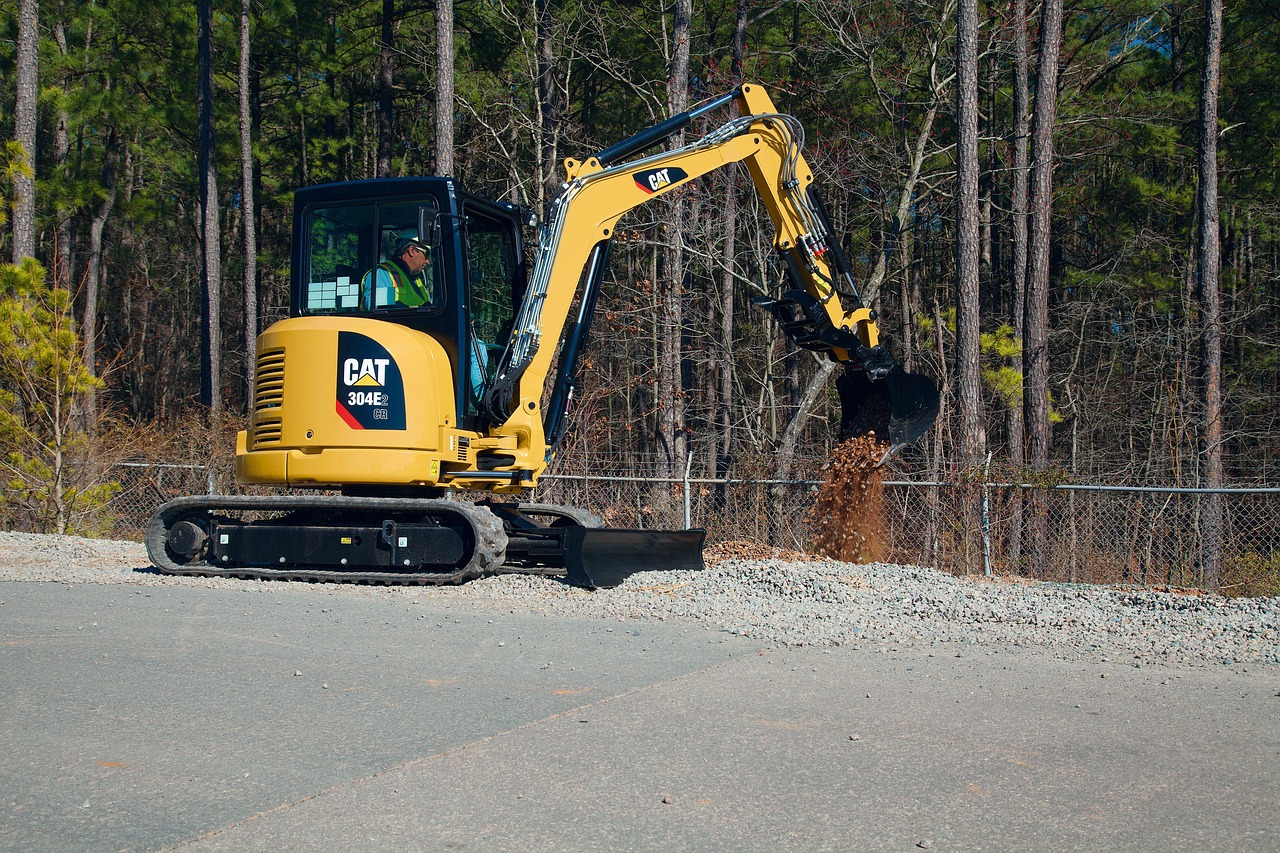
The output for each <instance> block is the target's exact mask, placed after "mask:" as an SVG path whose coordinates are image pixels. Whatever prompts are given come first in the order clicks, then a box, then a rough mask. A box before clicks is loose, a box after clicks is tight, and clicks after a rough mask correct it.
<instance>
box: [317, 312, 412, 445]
mask: <svg viewBox="0 0 1280 853" xmlns="http://www.w3.org/2000/svg"><path fill="white" fill-rule="evenodd" d="M336 366H337V368H338V369H337V371H336V372H337V374H338V375H337V382H336V388H335V391H336V393H335V397H336V399H335V400H334V411H335V412H336V413H337V415H338V417H339V418H341V419H342V421H343V422H344V423H346V425H347V426H349V427H350V428H351V429H356V430H399V429H404V428H405V410H404V379H403V378H402V377H401V376H400V368H399V366H397V365H396V361H395V359H394V358H393V357H392V355H391V353H389V352H387V348H386V347H384V346H383V345H382V344H380V343H378V342H377V341H375V340H373V339H372V338H367V337H365V336H364V335H360V334H356V333H355V332H338V363H337V365H336Z"/></svg>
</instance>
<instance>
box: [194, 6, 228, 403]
mask: <svg viewBox="0 0 1280 853" xmlns="http://www.w3.org/2000/svg"><path fill="white" fill-rule="evenodd" d="M196 15H197V17H198V18H199V46H198V51H197V53H198V57H197V64H198V66H199V67H198V72H199V77H200V92H199V103H198V110H199V131H198V132H199V149H200V150H199V161H200V163H199V168H200V230H201V235H200V236H201V244H202V248H203V252H202V254H203V259H202V260H203V264H202V265H201V275H200V283H201V290H202V295H203V304H204V322H203V323H202V324H201V326H200V344H201V350H202V352H203V354H204V365H203V366H204V370H203V371H202V372H201V376H200V401H201V403H202V404H203V405H204V406H206V407H207V408H208V409H209V412H210V414H214V415H217V414H220V413H221V412H222V328H221V312H220V309H221V306H220V304H219V297H220V296H221V293H222V252H221V242H222V241H221V237H222V235H221V230H220V225H219V221H218V173H217V165H216V162H215V159H214V138H213V0H198V2H197V3H196Z"/></svg>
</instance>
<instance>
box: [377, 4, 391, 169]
mask: <svg viewBox="0 0 1280 853" xmlns="http://www.w3.org/2000/svg"><path fill="white" fill-rule="evenodd" d="M395 15H396V8H395V0H382V41H381V54H380V59H379V65H378V165H377V176H378V177H379V178H389V177H391V138H392V135H393V134H394V133H395V127H394V124H393V123H392V115H391V110H392V108H393V106H394V102H395V93H394V86H395V29H394V27H395Z"/></svg>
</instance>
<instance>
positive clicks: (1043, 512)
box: [1022, 0, 1062, 573]
mask: <svg viewBox="0 0 1280 853" xmlns="http://www.w3.org/2000/svg"><path fill="white" fill-rule="evenodd" d="M1040 14H1041V17H1040V44H1039V49H1038V53H1039V65H1038V67H1037V68H1036V98H1035V111H1034V116H1033V117H1032V126H1031V188H1030V189H1031V192H1030V196H1031V198H1030V206H1031V257H1030V262H1029V266H1028V270H1027V301H1026V315H1025V319H1024V321H1023V323H1024V338H1023V342H1024V346H1023V353H1024V358H1025V360H1026V373H1025V375H1024V376H1023V381H1022V387H1023V396H1024V399H1025V402H1026V433H1027V450H1028V456H1029V457H1030V462H1031V466H1032V467H1033V468H1035V469H1036V470H1038V471H1043V470H1045V469H1047V468H1048V467H1049V449H1050V443H1051V441H1052V435H1051V434H1050V431H1049V244H1050V237H1051V234H1050V229H1051V226H1052V218H1053V123H1054V115H1055V113H1056V112H1057V102H1058V54H1059V51H1060V49H1061V46H1062V0H1045V2H1044V5H1043V7H1042V10H1041V13H1040ZM1027 527H1028V534H1029V540H1030V541H1029V546H1030V554H1029V555H1028V556H1029V558H1030V562H1031V565H1032V566H1034V567H1035V568H1036V570H1037V571H1038V572H1040V573H1043V571H1044V566H1045V564H1046V561H1047V559H1048V542H1047V538H1046V537H1047V533H1048V495H1047V494H1046V493H1045V492H1044V491H1043V490H1038V491H1036V492H1035V493H1034V501H1033V506H1032V510H1031V514H1030V517H1029V519H1028V525H1027Z"/></svg>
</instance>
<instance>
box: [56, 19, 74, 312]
mask: <svg viewBox="0 0 1280 853" xmlns="http://www.w3.org/2000/svg"><path fill="white" fill-rule="evenodd" d="M53 38H54V41H55V42H57V44H58V52H59V53H60V54H62V56H63V58H64V59H65V58H66V55H67V30H66V26H65V25H64V24H63V22H62V20H61V19H59V20H58V21H57V22H56V23H54V25H53ZM60 85H61V86H62V92H63V94H64V95H66V94H67V77H66V74H65V72H64V74H63V75H62V80H61V81H60ZM65 104H66V101H65V100H62V101H60V102H59V104H58V115H57V118H56V119H55V120H54V126H53V170H54V172H55V173H57V174H58V175H59V176H60V177H61V178H62V179H63V180H67V179H68V177H69V170H68V169H67V157H68V155H70V153H71V141H70V139H69V138H68V133H67V127H68V125H69V124H70V123H71V117H70V116H69V115H68V114H67V108H66V106H65ZM71 214H72V211H71V210H68V209H63V208H59V210H58V211H57V217H58V222H57V225H56V227H55V229H54V264H53V283H54V286H55V287H60V288H62V289H63V290H70V289H71Z"/></svg>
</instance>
